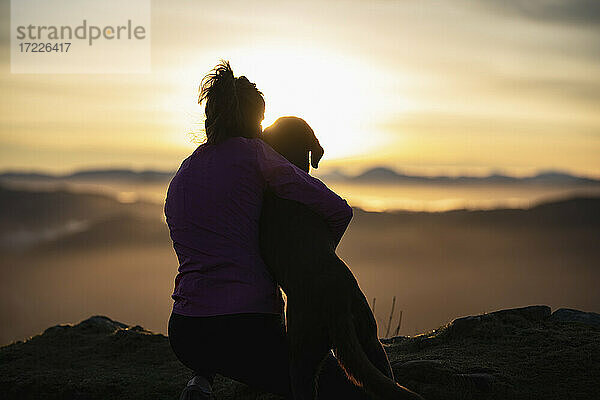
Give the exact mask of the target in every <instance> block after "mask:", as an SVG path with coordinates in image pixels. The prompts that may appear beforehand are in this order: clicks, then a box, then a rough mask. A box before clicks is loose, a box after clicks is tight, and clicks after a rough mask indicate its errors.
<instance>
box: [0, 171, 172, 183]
mask: <svg viewBox="0 0 600 400" xmlns="http://www.w3.org/2000/svg"><path fill="white" fill-rule="evenodd" d="M173 174H174V172H172V171H156V170H143V171H133V170H130V169H90V170H81V171H76V172H73V173H70V174H62V175H52V174H45V173H41V172H22V171H8V172H4V173H1V174H0V179H7V180H30V181H32V180H37V181H43V180H50V181H52V180H67V181H69V180H73V181H100V180H102V181H121V182H163V181H167V180H169V179H171V178H172V177H173Z"/></svg>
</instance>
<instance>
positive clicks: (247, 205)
mask: <svg viewBox="0 0 600 400" xmlns="http://www.w3.org/2000/svg"><path fill="white" fill-rule="evenodd" d="M204 101H205V102H206V106H205V113H206V122H205V130H206V137H207V139H206V143H204V144H202V145H200V146H198V148H196V150H195V151H194V152H193V153H192V154H191V155H190V156H189V157H188V158H186V159H185V160H184V161H183V163H182V164H181V166H180V168H179V170H178V171H177V173H176V175H175V176H174V178H173V180H172V181H171V183H170V185H169V190H168V193H167V199H166V203H165V215H166V219H167V223H168V225H169V230H170V234H171V238H172V240H173V247H174V249H175V252H176V254H177V257H178V260H179V270H178V271H179V273H178V274H177V277H176V278H175V290H174V293H173V296H172V297H173V299H174V300H175V303H174V305H173V311H172V314H171V317H170V319H169V340H170V343H171V346H172V348H173V351H174V353H175V354H176V356H177V357H178V358H179V360H181V362H182V363H183V364H184V365H186V366H187V367H189V368H190V369H192V370H193V371H194V372H195V374H196V376H195V377H194V378H193V379H192V380H191V381H190V383H189V385H188V387H187V388H186V389H185V390H184V392H183V393H182V398H192V397H193V396H196V397H195V398H206V399H208V398H210V396H211V385H212V380H213V377H214V374H215V373H219V374H221V375H224V376H228V377H230V378H233V379H235V380H238V381H241V382H244V383H246V384H248V385H250V386H253V387H255V388H258V389H260V390H264V391H269V392H273V393H278V394H282V395H286V396H288V395H289V391H290V389H289V376H288V369H287V368H288V354H287V347H286V338H285V328H284V325H283V321H282V310H283V301H282V298H281V294H280V291H279V290H278V287H277V284H276V283H275V282H274V281H273V279H272V278H271V276H270V275H269V273H268V271H267V267H266V266H265V264H264V262H263V260H262V259H261V257H260V255H259V242H258V233H259V229H258V221H259V217H260V211H261V204H262V199H263V192H264V191H265V190H267V189H270V190H272V191H273V192H274V193H275V194H276V195H278V196H280V197H283V198H287V199H291V200H295V201H298V202H301V203H303V204H305V205H306V206H308V207H309V208H311V209H312V210H313V211H315V212H317V213H318V214H319V215H321V216H322V217H323V218H324V220H325V221H327V223H328V225H329V227H330V228H331V230H332V232H333V233H334V235H335V237H336V238H337V240H338V241H339V239H341V237H342V235H343V233H344V231H345V229H346V227H347V225H348V223H349V222H350V220H351V218H352V209H351V208H350V207H349V206H348V204H347V203H346V201H345V200H343V199H342V198H340V197H339V196H338V195H336V194H335V193H333V192H332V191H331V190H329V189H328V188H327V187H326V186H325V185H324V184H323V183H322V182H321V181H319V180H318V179H316V178H313V177H311V176H310V175H308V174H307V173H306V172H304V171H302V170H300V169H298V168H297V167H296V166H294V165H292V164H291V163H290V162H288V161H287V160H286V159H285V158H283V157H282V156H280V155H279V154H278V153H277V152H275V151H274V150H273V149H271V148H270V147H269V146H268V145H267V144H265V143H264V142H263V141H262V140H260V139H259V136H260V134H261V125H260V124H261V122H262V120H263V116H264V109H265V102H264V99H263V96H262V93H261V92H260V91H259V90H257V88H256V86H255V84H254V83H251V82H250V81H249V80H248V79H246V77H243V76H241V77H238V78H235V77H234V75H233V71H232V70H231V67H230V66H229V63H227V62H222V63H221V64H219V65H218V66H217V67H216V68H215V69H214V70H213V72H212V73H210V74H209V75H207V76H206V77H205V78H204V80H203V82H202V85H201V90H200V96H199V103H202V102H204ZM330 363H331V361H330ZM332 365H333V364H332ZM332 365H330V366H329V367H326V369H327V368H330V369H335V366H332ZM333 375H336V376H341V375H342V374H341V372H339V371H335V372H333ZM325 386H327V385H325ZM192 395H193V396H192Z"/></svg>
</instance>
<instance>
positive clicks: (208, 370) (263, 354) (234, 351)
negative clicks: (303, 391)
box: [169, 313, 368, 399]
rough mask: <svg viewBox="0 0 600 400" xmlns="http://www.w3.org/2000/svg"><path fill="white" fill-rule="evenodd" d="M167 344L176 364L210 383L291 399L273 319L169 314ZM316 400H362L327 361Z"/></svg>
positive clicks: (280, 330)
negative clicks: (219, 380)
mask: <svg viewBox="0 0 600 400" xmlns="http://www.w3.org/2000/svg"><path fill="white" fill-rule="evenodd" d="M169 342H170V343H171V348H172V349H173V352H174V353H175V355H176V356H177V358H178V359H179V360H180V361H181V362H182V363H183V364H184V365H185V366H187V367H188V368H190V369H191V370H193V371H194V373H195V374H196V375H200V376H203V377H205V378H207V379H208V380H209V381H210V382H212V380H213V379H214V375H215V374H219V375H222V376H226V377H228V378H231V379H234V380H236V381H238V382H242V383H245V384H247V385H248V386H251V387H253V388H255V389H258V390H261V391H264V392H270V393H276V394H279V395H282V396H285V397H287V398H291V391H290V377H289V359H288V345H287V339H286V333H285V327H284V325H283V321H282V318H281V316H280V315H276V314H232V315H218V316H213V317H188V316H183V315H180V314H175V313H172V314H171V317H170V319H169ZM318 398H319V399H339V398H344V399H367V398H368V397H367V396H366V394H365V393H364V392H363V391H362V390H360V389H358V388H357V387H356V386H354V385H353V384H352V383H350V381H349V380H348V378H347V377H346V375H345V374H344V372H343V371H342V369H341V368H340V367H339V365H338V363H337V361H336V359H335V358H334V357H333V355H331V356H329V357H328V358H327V359H326V360H325V362H324V363H323V365H322V367H321V372H320V373H319V376H318Z"/></svg>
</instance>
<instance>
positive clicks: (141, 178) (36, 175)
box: [0, 167, 600, 186]
mask: <svg viewBox="0 0 600 400" xmlns="http://www.w3.org/2000/svg"><path fill="white" fill-rule="evenodd" d="M173 175H174V172H173V171H159V170H150V169H149V170H141V171H134V170H131V169H88V170H80V171H76V172H73V173H69V174H60V175H53V174H48V173H43V172H25V171H6V172H3V173H0V180H19V181H119V182H137V183H156V182H165V181H168V180H170V179H171V177H172V176H173ZM317 176H318V177H319V178H321V179H322V180H324V181H326V182H348V183H357V184H369V183H386V184H435V185H446V184H488V185H489V184H535V185H594V186H595V185H600V179H594V178H591V177H585V176H578V175H573V174H570V173H568V172H563V171H542V172H539V173H537V174H534V175H530V176H524V177H517V176H511V175H505V174H501V173H493V174H489V175H486V176H470V175H460V176H448V175H437V176H426V175H411V174H405V173H401V172H398V171H395V170H393V169H390V168H386V167H374V168H369V169H367V170H365V171H363V172H361V173H360V174H358V175H349V174H347V173H344V172H343V171H341V170H333V171H331V172H328V173H325V174H317Z"/></svg>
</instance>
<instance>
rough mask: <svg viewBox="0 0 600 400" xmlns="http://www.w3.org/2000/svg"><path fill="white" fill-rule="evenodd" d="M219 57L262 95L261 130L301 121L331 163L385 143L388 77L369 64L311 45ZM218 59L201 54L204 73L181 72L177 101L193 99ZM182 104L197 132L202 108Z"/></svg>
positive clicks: (256, 49)
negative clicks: (292, 119) (289, 120)
mask: <svg viewBox="0 0 600 400" xmlns="http://www.w3.org/2000/svg"><path fill="white" fill-rule="evenodd" d="M219 54H222V55H227V57H222V56H221V57H222V58H226V59H227V60H229V61H230V62H231V65H232V67H233V70H234V73H235V74H236V76H239V75H244V76H246V77H247V78H248V79H249V80H250V81H252V82H254V83H256V86H257V88H258V89H259V90H260V91H261V92H263V94H264V96H265V102H266V109H265V119H264V121H263V124H262V126H263V128H265V127H267V126H269V125H270V124H272V123H273V122H275V120H276V119H277V118H279V117H282V116H297V117H300V118H303V119H304V120H305V121H306V122H307V123H308V124H309V125H310V126H311V127H312V128H313V130H314V131H315V134H316V135H317V137H318V138H319V141H320V142H321V144H322V145H323V147H324V148H325V159H329V160H333V159H341V158H347V157H352V156H356V155H363V154H366V153H368V152H369V151H372V149H375V148H377V147H381V146H384V145H385V142H386V140H389V137H388V136H386V132H385V131H384V130H383V129H381V128H380V126H381V124H380V122H381V121H382V120H383V118H385V117H387V116H389V104H384V103H383V102H385V100H384V99H383V98H384V97H385V95H384V94H382V93H380V91H381V88H382V87H383V88H385V87H386V82H385V79H388V77H386V75H385V73H384V72H380V71H375V70H374V67H373V66H372V65H366V64H364V62H362V61H359V60H356V59H351V58H347V57H343V56H341V55H339V54H336V53H334V52H331V51H325V50H319V49H316V48H312V47H300V48H299V47H295V48H289V47H281V46H276V45H275V46H273V45H271V46H267V45H265V46H264V47H258V46H252V48H234V49H229V50H226V51H224V50H221V51H220V52H219ZM218 60H219V57H218V56H214V57H208V56H206V55H205V56H204V57H202V58H201V59H199V60H198V62H197V63H196V65H202V66H203V67H205V68H204V70H203V71H202V73H199V71H198V68H195V69H194V71H191V70H188V71H180V72H179V73H178V74H177V78H176V80H177V82H178V84H179V85H181V84H182V83H183V82H185V83H186V85H187V87H186V88H181V91H180V93H179V94H178V95H179V96H180V98H181V96H186V97H187V98H188V99H191V100H195V99H196V97H195V96H196V95H197V88H198V84H199V83H200V80H201V79H202V74H203V73H206V72H208V71H209V70H210V68H211V67H212V66H214V65H215V64H216V62H218ZM183 91H185V94H184V93H183ZM171 104H172V103H171ZM186 104H187V105H186V106H185V107H182V108H181V119H182V120H183V122H180V125H182V126H185V127H186V128H185V129H184V130H185V131H186V132H194V131H196V132H197V131H198V130H200V125H199V122H200V121H201V119H202V111H203V110H202V109H201V107H199V106H198V104H197V103H196V102H195V101H190V102H188V103H186ZM189 139H190V136H189V135H179V137H178V139H177V142H178V143H179V144H181V143H182V142H183V141H187V142H188V143H189Z"/></svg>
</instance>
